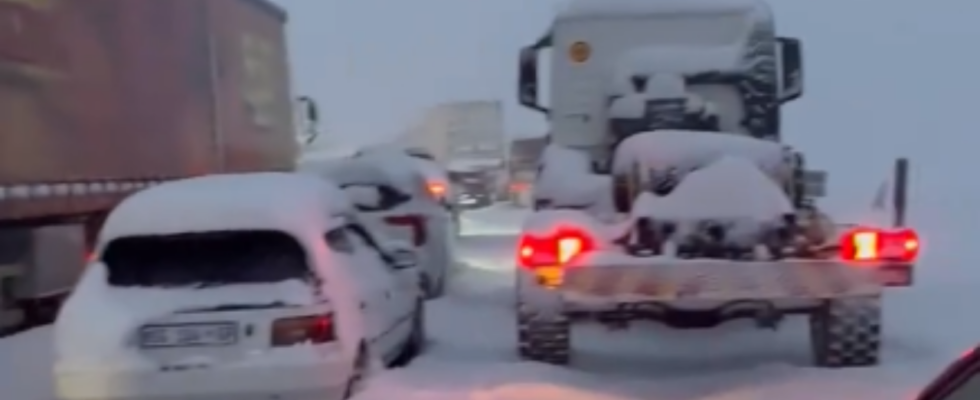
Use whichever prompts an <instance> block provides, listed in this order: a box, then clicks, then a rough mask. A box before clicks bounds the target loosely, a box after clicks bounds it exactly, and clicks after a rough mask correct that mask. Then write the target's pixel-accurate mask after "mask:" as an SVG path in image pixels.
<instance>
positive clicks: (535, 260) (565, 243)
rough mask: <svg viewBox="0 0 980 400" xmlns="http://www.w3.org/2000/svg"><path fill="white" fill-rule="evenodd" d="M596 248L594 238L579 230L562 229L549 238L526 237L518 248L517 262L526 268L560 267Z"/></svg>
mask: <svg viewBox="0 0 980 400" xmlns="http://www.w3.org/2000/svg"><path fill="white" fill-rule="evenodd" d="M594 248H595V243H594V242H593V240H592V238H591V237H589V235H587V234H586V233H585V232H582V231H581V230H579V229H560V230H558V231H556V232H555V233H554V234H553V235H551V236H547V237H536V236H531V235H525V236H523V237H521V240H520V242H519V244H518V248H517V252H518V253H517V262H518V264H519V265H520V266H522V267H524V268H531V269H534V268H539V267H559V266H562V265H564V264H566V263H568V262H569V261H570V260H572V259H573V258H575V256H578V255H579V254H582V253H585V252H588V251H591V250H593V249H594Z"/></svg>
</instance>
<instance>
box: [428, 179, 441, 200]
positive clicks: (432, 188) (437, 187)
mask: <svg viewBox="0 0 980 400" xmlns="http://www.w3.org/2000/svg"><path fill="white" fill-rule="evenodd" d="M426 187H427V188H428V189H429V194H431V195H432V197H435V198H437V199H441V198H443V197H445V196H446V185H443V184H442V183H439V182H429V183H428V184H427V185H426Z"/></svg>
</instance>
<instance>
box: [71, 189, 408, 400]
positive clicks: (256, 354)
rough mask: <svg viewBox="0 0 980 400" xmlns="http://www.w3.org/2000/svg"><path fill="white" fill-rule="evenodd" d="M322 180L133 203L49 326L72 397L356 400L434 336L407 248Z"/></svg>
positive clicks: (176, 193) (143, 196) (153, 196)
mask: <svg viewBox="0 0 980 400" xmlns="http://www.w3.org/2000/svg"><path fill="white" fill-rule="evenodd" d="M382 243H384V241H383V240H381V239H376V238H374V237H373V236H372V234H371V233H369V231H368V230H367V229H365V227H364V226H362V225H361V224H360V223H359V222H358V221H357V216H356V214H355V212H354V210H353V208H352V205H351V204H350V203H349V201H348V200H347V198H346V196H345V195H344V194H343V193H342V192H341V191H340V190H339V189H338V188H337V187H335V186H332V185H331V184H329V182H326V181H323V180H321V179H316V178H313V177H307V176H302V175H299V174H285V173H282V174H280V173H260V174H242V175H215V176H209V177H201V178H194V179H188V180H183V181H177V182H172V183H166V184H163V185H161V186H157V187H153V188H150V189H147V190H145V191H142V192H140V193H137V194H135V195H133V196H131V197H130V198H129V199H127V200H125V201H124V202H123V203H122V204H120V205H119V206H118V207H117V208H116V209H115V210H114V211H113V212H112V214H111V215H110V216H109V218H108V220H107V222H106V224H105V226H104V228H103V231H102V232H101V234H100V238H99V247H98V253H97V255H98V258H97V260H96V261H94V262H93V263H92V264H90V265H89V266H88V268H87V270H86V271H85V273H84V275H83V277H82V279H81V281H80V283H79V284H78V286H77V288H76V289H75V291H74V293H72V295H71V296H70V297H69V299H68V300H67V301H66V303H65V304H64V306H63V309H62V312H61V315H60V316H59V318H58V320H57V322H56V323H55V348H56V360H55V366H54V369H55V370H54V376H55V382H56V390H57V395H58V397H59V398H60V399H64V400H96V399H97V400H112V399H154V400H163V399H173V400H177V399H180V400H188V399H200V400H204V399H222V400H224V399H237V400H242V399H246V400H248V399H254V400H260V399H261V400H266V399H283V400H290V399H295V400H325V399H339V398H349V397H351V396H352V395H353V394H354V393H355V392H356V391H357V390H358V389H359V388H360V387H362V385H363V384H364V382H365V380H364V378H365V377H366V376H367V374H368V372H369V371H370V369H371V368H370V365H372V362H373V361H374V360H379V361H382V362H385V363H389V364H390V363H396V362H407V361H408V360H410V359H411V358H412V357H414V356H415V355H416V354H418V353H419V352H420V351H421V349H422V346H423V344H424V341H425V327H424V321H423V317H424V304H425V303H424V302H423V301H422V294H421V292H420V290H419V282H418V280H419V274H418V272H417V271H416V268H415V265H414V260H413V259H412V257H413V253H412V252H411V251H410V250H408V249H399V248H384V247H382V246H383V245H382Z"/></svg>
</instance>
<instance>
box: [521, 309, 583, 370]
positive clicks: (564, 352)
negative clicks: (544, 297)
mask: <svg viewBox="0 0 980 400" xmlns="http://www.w3.org/2000/svg"><path fill="white" fill-rule="evenodd" d="M517 341H518V353H519V355H520V357H521V358H522V359H524V360H529V361H537V362H543V363H547V364H553V365H568V363H569V362H570V361H571V322H570V321H569V320H568V317H565V316H561V317H556V318H555V319H543V318H541V317H540V316H538V315H536V314H534V313H529V312H526V311H518V312H517Z"/></svg>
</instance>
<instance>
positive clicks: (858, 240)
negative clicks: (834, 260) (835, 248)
mask: <svg viewBox="0 0 980 400" xmlns="http://www.w3.org/2000/svg"><path fill="white" fill-rule="evenodd" d="M919 246H920V244H919V235H918V234H917V233H916V232H915V231H914V230H911V229H900V230H882V229H871V228H857V229H853V230H851V231H849V232H847V233H846V234H844V235H843V236H842V237H841V243H840V257H841V258H843V259H845V260H848V261H870V262H875V261H895V262H914V261H915V260H916V259H917V258H918V257H919Z"/></svg>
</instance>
